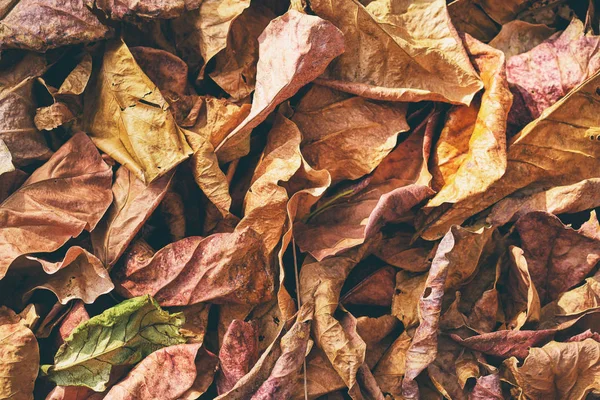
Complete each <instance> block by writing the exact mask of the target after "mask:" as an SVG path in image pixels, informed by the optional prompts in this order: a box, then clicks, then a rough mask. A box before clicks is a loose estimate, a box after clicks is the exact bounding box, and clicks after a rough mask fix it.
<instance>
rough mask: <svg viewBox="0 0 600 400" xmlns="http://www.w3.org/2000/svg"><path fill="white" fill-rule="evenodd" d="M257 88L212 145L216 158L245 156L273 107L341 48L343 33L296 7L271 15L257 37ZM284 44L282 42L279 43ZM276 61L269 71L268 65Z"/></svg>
mask: <svg viewBox="0 0 600 400" xmlns="http://www.w3.org/2000/svg"><path fill="white" fill-rule="evenodd" d="M258 42H259V59H258V65H257V73H256V91H255V93H254V98H253V102H252V109H251V110H250V114H249V115H248V116H247V117H246V119H244V121H242V123H240V125H238V126H237V128H235V129H234V130H233V131H232V132H231V133H229V135H227V137H226V138H225V139H224V140H223V141H222V142H221V143H220V144H219V145H218V146H217V147H216V150H217V155H218V156H219V160H220V161H222V162H226V161H231V160H234V159H236V158H239V157H241V156H243V155H246V154H247V153H248V150H249V143H248V139H249V136H250V132H251V131H252V129H253V128H255V127H257V126H258V125H259V124H260V123H261V122H262V121H264V120H265V118H266V117H267V116H268V115H269V114H270V113H271V112H272V111H273V110H274V109H275V107H276V106H277V105H278V104H280V103H282V102H283V101H285V100H287V99H288V98H290V97H291V96H293V95H294V94H296V92H297V91H298V90H299V89H300V88H301V87H302V86H304V85H306V84H307V83H309V82H311V81H312V80H314V79H315V78H316V77H317V76H319V75H320V74H321V73H322V72H323V71H324V70H325V67H327V64H329V62H330V61H331V60H332V59H333V58H335V57H337V56H338V55H340V54H341V53H342V52H343V51H344V38H343V36H342V33H341V32H340V31H339V30H338V29H337V28H336V27H335V26H333V25H332V24H331V23H329V22H327V21H325V20H322V19H321V18H318V17H315V16H310V15H306V14H301V13H299V12H297V11H295V10H290V11H288V12H287V13H286V14H285V15H283V16H281V17H279V18H276V19H274V20H273V21H271V23H270V24H269V25H268V26H267V28H266V29H265V30H264V31H263V33H262V34H261V35H260V37H259V38H258ZM283 44H285V45H283ZM274 65H278V67H277V74H276V75H273V70H272V68H273V67H272V66H274Z"/></svg>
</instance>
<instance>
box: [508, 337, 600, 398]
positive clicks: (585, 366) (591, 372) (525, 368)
mask: <svg viewBox="0 0 600 400" xmlns="http://www.w3.org/2000/svg"><path fill="white" fill-rule="evenodd" d="M504 367H505V369H506V372H505V374H506V377H507V379H508V380H509V381H510V382H511V383H513V384H514V385H515V386H517V387H518V388H519V389H520V392H521V396H523V397H524V398H532V399H541V398H554V399H573V400H574V399H583V398H585V397H586V394H588V393H589V392H590V391H597V390H598V389H600V380H599V377H600V373H599V371H598V370H599V368H600V343H598V342H596V341H595V340H593V339H586V340H584V341H583V342H571V343H557V342H550V343H548V344H547V345H545V346H544V347H541V348H532V349H531V350H530V351H529V356H528V357H527V358H526V359H525V362H524V363H523V365H522V366H520V367H519V366H518V361H517V359H516V358H514V357H513V358H509V359H508V360H506V361H505V362H504Z"/></svg>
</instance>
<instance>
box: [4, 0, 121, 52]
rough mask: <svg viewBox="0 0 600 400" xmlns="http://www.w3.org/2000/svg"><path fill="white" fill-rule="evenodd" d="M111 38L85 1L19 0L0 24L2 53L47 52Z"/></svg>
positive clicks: (109, 32) (106, 28)
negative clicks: (14, 49)
mask: <svg viewBox="0 0 600 400" xmlns="http://www.w3.org/2000/svg"><path fill="white" fill-rule="evenodd" d="M110 34H111V31H110V29H109V28H108V27H106V26H104V25H102V24H101V23H100V21H99V20H98V18H96V16H95V15H94V14H93V13H92V11H91V10H89V9H88V8H87V7H86V6H85V5H84V1H83V0H43V1H40V0H20V1H18V2H17V3H16V4H15V5H14V7H12V8H11V9H10V11H8V14H6V15H4V16H3V18H2V20H1V21H0V49H6V48H18V49H25V50H33V51H46V50H48V49H54V48H56V47H61V46H67V45H74V44H81V43H89V42H95V41H98V40H102V39H106V38H107V37H109V36H110Z"/></svg>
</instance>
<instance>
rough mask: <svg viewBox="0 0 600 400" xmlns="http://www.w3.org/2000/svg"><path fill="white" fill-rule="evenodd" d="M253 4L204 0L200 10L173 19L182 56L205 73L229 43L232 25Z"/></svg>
mask: <svg viewBox="0 0 600 400" xmlns="http://www.w3.org/2000/svg"><path fill="white" fill-rule="evenodd" d="M248 6H250V0H241V1H240V0H225V1H223V0H203V1H202V3H201V4H200V7H199V8H198V9H197V10H194V11H190V12H186V13H185V14H183V15H182V16H181V17H179V18H177V19H175V20H173V23H172V27H173V31H174V34H175V46H176V48H177V52H178V53H179V54H180V56H181V57H182V58H183V59H184V60H185V61H186V62H187V63H188V65H189V66H190V68H192V70H193V71H194V72H196V70H197V68H199V67H200V66H201V65H202V69H201V70H200V74H199V76H198V78H199V79H200V80H201V79H202V78H203V76H204V68H205V67H206V64H208V62H209V61H210V60H211V59H212V58H213V57H214V56H215V55H216V54H217V53H219V52H220V51H221V50H223V49H224V48H225V47H226V46H227V36H228V33H229V30H230V28H231V24H232V23H233V21H235V19H236V18H238V17H239V16H240V14H242V12H243V11H244V10H245V9H246V8H248Z"/></svg>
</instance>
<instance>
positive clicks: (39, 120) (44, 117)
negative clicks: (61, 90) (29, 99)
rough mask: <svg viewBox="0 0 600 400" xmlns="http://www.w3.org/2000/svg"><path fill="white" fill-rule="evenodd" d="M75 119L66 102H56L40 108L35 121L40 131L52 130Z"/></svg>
mask: <svg viewBox="0 0 600 400" xmlns="http://www.w3.org/2000/svg"><path fill="white" fill-rule="evenodd" d="M74 119H75V115H73V112H72V111H71V110H70V109H69V107H68V106H67V105H66V104H64V103H54V104H52V105H50V106H48V107H43V108H38V109H37V111H36V113H35V118H34V120H33V122H34V123H35V127H36V128H37V129H39V130H40V131H41V130H46V131H51V130H52V129H56V128H58V127H59V126H61V125H64V124H66V123H67V122H70V121H73V120H74Z"/></svg>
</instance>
